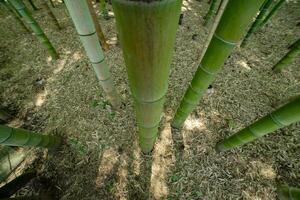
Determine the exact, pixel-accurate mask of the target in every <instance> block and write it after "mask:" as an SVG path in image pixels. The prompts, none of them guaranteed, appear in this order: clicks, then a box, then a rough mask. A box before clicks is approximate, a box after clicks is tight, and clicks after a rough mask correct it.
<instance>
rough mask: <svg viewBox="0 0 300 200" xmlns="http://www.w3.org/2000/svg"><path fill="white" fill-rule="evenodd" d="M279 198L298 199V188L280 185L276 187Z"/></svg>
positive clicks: (281, 199) (282, 199)
mask: <svg viewBox="0 0 300 200" xmlns="http://www.w3.org/2000/svg"><path fill="white" fill-rule="evenodd" d="M277 192H278V199H279V200H299V199H300V188H295V187H289V186H280V187H279V188H278V189H277Z"/></svg>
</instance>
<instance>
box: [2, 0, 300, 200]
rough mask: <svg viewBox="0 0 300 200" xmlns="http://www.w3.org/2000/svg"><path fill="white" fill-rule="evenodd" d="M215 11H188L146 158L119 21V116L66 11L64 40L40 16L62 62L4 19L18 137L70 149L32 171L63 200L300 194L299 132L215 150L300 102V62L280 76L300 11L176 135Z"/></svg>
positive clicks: (291, 129) (114, 52)
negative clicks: (59, 139)
mask: <svg viewBox="0 0 300 200" xmlns="http://www.w3.org/2000/svg"><path fill="white" fill-rule="evenodd" d="M35 2H36V4H37V5H38V6H41V2H40V1H35ZM25 3H27V1H25ZM97 8H99V5H98V4H97ZM207 9H208V4H207V1H204V0H203V1H194V0H191V1H184V5H183V7H182V13H183V20H182V25H180V26H179V28H178V32H177V39H176V46H175V52H174V55H173V60H172V66H171V68H172V69H171V74H170V80H169V90H168V94H167V98H166V103H165V110H164V113H163V120H162V123H161V128H160V136H159V139H158V141H157V143H156V145H155V149H154V151H153V152H152V156H147V155H142V154H141V152H140V149H139V147H138V145H137V136H136V125H135V116H134V110H133V106H132V105H133V101H132V98H131V96H130V92H129V87H128V80H127V75H126V70H125V65H124V60H123V57H122V51H121V48H120V46H119V45H118V44H116V27H115V19H114V18H113V13H112V12H110V15H111V18H110V19H109V20H104V19H103V18H102V17H101V16H100V15H99V20H100V23H101V25H102V28H103V31H104V33H105V35H106V37H107V38H108V40H109V42H110V43H111V44H112V45H111V47H112V48H111V50H109V51H108V52H106V57H107V62H108V64H109V66H110V67H111V71H112V74H113V77H114V81H115V85H116V87H117V90H118V91H119V93H120V94H121V96H122V100H123V103H124V106H123V107H122V109H120V110H118V111H114V110H113V109H112V108H111V106H110V105H109V104H108V103H107V101H106V100H105V97H104V96H103V91H102V89H101V87H100V86H99V83H98V82H97V79H96V77H95V74H94V72H93V70H92V68H91V65H90V63H89V61H88V59H87V57H86V55H85V52H84V50H83V47H82V45H81V43H80V41H79V37H78V35H77V33H76V30H75V29H74V26H73V23H72V21H71V20H70V19H69V17H68V15H67V11H66V9H65V7H64V5H63V4H60V3H57V7H56V8H54V11H55V14H56V16H57V17H58V19H59V22H60V23H61V25H62V27H63V29H62V30H58V29H57V28H56V26H55V24H54V23H53V22H52V21H51V18H50V17H49V16H48V15H47V13H46V12H45V10H43V9H40V10H38V11H32V13H33V15H34V17H35V19H36V20H37V21H38V23H39V24H40V25H41V27H42V28H43V29H44V30H45V33H46V35H47V36H48V37H49V39H50V41H51V42H52V43H53V45H54V46H55V48H56V49H57V51H58V52H59V54H60V59H59V60H56V61H54V60H52V59H51V58H50V57H49V55H48V54H47V52H46V50H45V49H44V48H43V47H42V46H41V45H40V44H39V42H38V41H37V39H36V38H35V36H34V35H32V34H29V33H27V32H26V31H24V30H22V27H21V26H19V25H18V24H17V23H16V21H15V19H14V18H13V17H12V16H11V15H9V13H8V12H7V11H5V10H4V9H3V7H1V12H0V14H1V17H0V36H1V39H0V40H1V42H0V108H2V109H5V110H6V111H8V112H10V113H11V114H12V115H14V117H15V119H14V120H13V121H12V122H10V124H11V125H13V126H22V127H24V128H27V129H30V130H34V131H36V132H42V133H45V134H55V135H61V136H63V137H64V138H65V141H66V144H65V145H63V146H62V147H61V148H60V150H59V151H58V152H54V153H53V152H47V151H43V150H41V149H38V150H34V152H35V154H36V159H35V160H34V161H33V162H34V164H30V163H29V164H28V167H33V166H34V167H36V168H37V169H38V170H39V172H40V173H41V174H43V175H44V176H46V177H48V178H50V179H51V180H52V182H53V185H54V187H55V188H56V190H57V191H58V193H57V195H58V196H59V198H60V199H63V200H67V199H70V200H74V199H80V200H85V199H86V200H87V199H89V200H90V199H128V200H135V199H140V200H144V199H147V198H150V199H189V200H193V199H194V200H198V199H205V200H206V199H207V200H212V199H253V200H254V199H263V200H268V199H276V186H277V185H279V184H288V185H291V186H298V187H299V186H300V181H299V180H300V161H299V158H300V157H299V155H300V146H299V144H300V126H299V125H300V124H299V123H298V124H294V125H291V126H288V127H286V128H283V129H280V130H278V131H276V132H274V133H273V134H269V135H268V136H265V137H263V138H261V139H259V140H256V141H254V142H251V143H249V144H247V145H244V146H243V147H242V148H237V149H234V150H232V151H228V152H225V153H221V154H218V153H216V151H215V149H214V146H215V144H216V143H217V142H218V141H219V140H221V139H223V138H225V137H226V136H229V135H231V134H233V133H234V132H236V131H238V130H240V129H241V128H243V127H245V126H247V125H249V124H251V123H252V122H253V121H255V120H256V119H258V118H260V117H262V116H264V115H266V114H268V113H269V112H271V111H273V110H274V109H276V108H277V107H278V106H280V105H281V104H282V103H283V102H285V101H286V100H288V99H289V98H290V97H293V96H295V95H299V94H300V71H299V64H300V59H299V58H298V59H296V60H295V61H294V62H293V63H292V64H290V66H289V67H288V68H287V69H286V70H285V71H284V72H282V73H278V74H275V73H273V72H272V70H271V68H272V66H273V65H274V64H275V63H276V62H277V61H278V60H279V59H280V58H281V57H282V56H283V55H284V54H285V53H286V52H287V47H288V46H289V45H290V44H292V43H293V42H294V41H295V40H296V39H298V38H299V37H300V27H299V20H300V18H299V17H300V16H299V13H300V2H299V1H298V2H295V1H289V3H287V4H285V5H284V6H283V7H282V8H281V9H280V10H279V11H278V13H277V14H276V15H275V16H274V17H272V18H271V20H270V21H269V23H267V24H266V25H265V26H264V27H262V28H261V29H260V30H258V31H257V32H256V33H255V34H254V35H253V36H252V37H251V39H250V41H249V44H248V46H247V47H245V48H243V49H240V48H238V47H237V48H236V49H235V50H234V52H233V53H232V55H231V56H230V58H229V59H228V60H227V61H226V63H225V65H224V67H223V69H222V71H221V72H220V73H219V74H218V76H217V77H216V80H215V81H214V83H213V85H212V89H210V90H209V92H208V93H207V94H206V95H205V97H204V98H203V99H202V100H201V101H200V102H199V105H198V107H197V109H196V110H194V112H193V113H192V114H191V115H190V116H189V118H188V120H187V121H186V123H185V126H184V128H183V129H182V130H181V131H176V130H172V129H171V128H170V120H171V119H172V117H173V116H174V112H175V110H176V107H177V106H178V104H179V101H180V99H181V98H182V96H183V94H184V92H185V90H186V88H187V86H188V84H189V82H190V80H191V78H192V76H193V74H194V72H195V70H196V69H197V65H198V64H199V57H200V54H201V51H202V46H203V44H204V41H205V38H206V36H207V33H208V30H209V26H210V25H211V24H210V25H208V26H207V27H203V25H202V23H203V16H204V15H205V13H206V11H207ZM98 14H99V13H98ZM297 24H298V25H297Z"/></svg>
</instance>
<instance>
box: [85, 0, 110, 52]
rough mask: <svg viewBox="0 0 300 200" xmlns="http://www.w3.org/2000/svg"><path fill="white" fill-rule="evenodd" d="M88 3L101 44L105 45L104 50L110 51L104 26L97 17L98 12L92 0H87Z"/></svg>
mask: <svg viewBox="0 0 300 200" xmlns="http://www.w3.org/2000/svg"><path fill="white" fill-rule="evenodd" d="M87 3H88V5H89V9H90V12H91V15H92V18H93V21H94V24H95V28H96V32H97V35H98V38H99V41H100V43H101V46H102V47H103V49H104V51H108V50H109V45H108V44H107V42H106V39H105V36H104V34H103V31H102V28H101V26H100V22H99V20H98V18H97V15H96V12H95V10H94V8H93V3H92V0H87Z"/></svg>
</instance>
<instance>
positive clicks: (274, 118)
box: [270, 113, 287, 127]
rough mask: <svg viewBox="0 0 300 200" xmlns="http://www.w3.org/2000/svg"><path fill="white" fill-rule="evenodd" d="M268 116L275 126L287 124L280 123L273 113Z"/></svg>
mask: <svg viewBox="0 0 300 200" xmlns="http://www.w3.org/2000/svg"><path fill="white" fill-rule="evenodd" d="M270 117H271V119H272V120H273V122H274V123H275V124H276V125H277V126H279V127H285V126H287V124H283V123H281V122H280V121H279V120H278V118H277V117H276V115H274V114H273V113H271V114H270Z"/></svg>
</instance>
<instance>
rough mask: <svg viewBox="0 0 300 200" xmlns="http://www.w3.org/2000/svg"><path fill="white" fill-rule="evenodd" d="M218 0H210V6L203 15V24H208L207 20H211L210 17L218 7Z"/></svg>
mask: <svg viewBox="0 0 300 200" xmlns="http://www.w3.org/2000/svg"><path fill="white" fill-rule="evenodd" d="M218 3H219V0H212V1H211V2H210V6H209V9H208V12H207V13H206V15H205V17H204V20H205V21H204V24H203V25H204V26H206V25H207V24H208V22H209V21H210V20H211V18H212V17H213V16H214V15H215V14H216V12H217V8H218V5H219V4H218Z"/></svg>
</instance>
